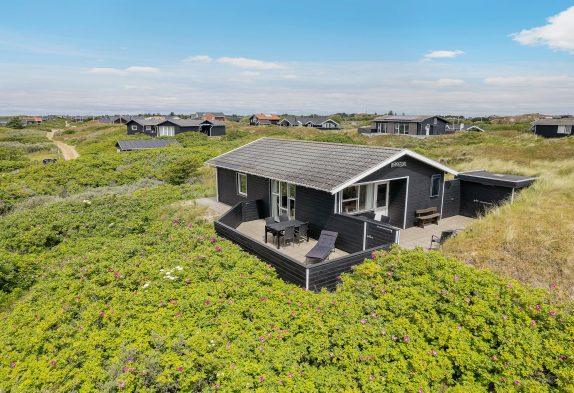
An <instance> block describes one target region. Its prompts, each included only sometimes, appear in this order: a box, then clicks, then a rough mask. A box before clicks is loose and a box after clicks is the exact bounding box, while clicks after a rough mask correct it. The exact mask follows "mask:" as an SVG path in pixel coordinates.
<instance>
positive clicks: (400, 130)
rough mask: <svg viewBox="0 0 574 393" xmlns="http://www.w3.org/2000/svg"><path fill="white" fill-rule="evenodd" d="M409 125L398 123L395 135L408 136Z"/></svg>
mask: <svg viewBox="0 0 574 393" xmlns="http://www.w3.org/2000/svg"><path fill="white" fill-rule="evenodd" d="M408 133H409V124H408V123H397V124H395V134H408Z"/></svg>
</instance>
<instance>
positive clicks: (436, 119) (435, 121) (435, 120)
mask: <svg viewBox="0 0 574 393" xmlns="http://www.w3.org/2000/svg"><path fill="white" fill-rule="evenodd" d="M437 124H438V118H436V117H435V118H434V125H435V126H436V125H437Z"/></svg>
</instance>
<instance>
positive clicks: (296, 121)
mask: <svg viewBox="0 0 574 393" xmlns="http://www.w3.org/2000/svg"><path fill="white" fill-rule="evenodd" d="M278 124H279V125H280V126H283V127H298V126H304V127H314V128H320V129H324V130H329V129H330V130H336V129H338V128H339V126H340V125H339V123H337V122H336V121H335V120H333V119H331V118H329V117H327V116H308V117H284V118H282V119H281V120H280V121H279V123H278Z"/></svg>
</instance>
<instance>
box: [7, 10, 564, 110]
mask: <svg viewBox="0 0 574 393" xmlns="http://www.w3.org/2000/svg"><path fill="white" fill-rule="evenodd" d="M2 10H3V15H4V16H5V17H4V18H3V23H2V25H0V90H2V91H3V94H2V95H1V96H0V114H24V113H27V114H35V113H38V114H41V113H86V114H87V113H90V114H98V113H120V112H123V113H138V112H147V111H153V112H166V111H167V112H169V111H172V110H173V111H175V112H184V113H187V112H192V111H199V110H223V111H226V112H234V113H241V114H247V113H250V112H280V113H283V112H290V113H310V112H315V113H331V112H338V111H346V112H363V111H369V112H379V113H380V112H384V111H388V110H394V111H399V112H406V113H444V114H447V113H460V114H468V115H474V114H513V113H525V112H544V113H568V112H570V113H572V112H574V110H573V109H572V108H574V95H573V94H572V91H573V90H574V67H573V65H574V1H561V0H553V1H552V2H542V1H528V2H524V1H520V2H519V1H514V0H505V1H500V0H498V1H492V0H483V1H464V2H463V1H450V0H448V1H433V2H430V1H414V0H407V1H404V0H403V1H400V2H398V1H393V2H391V1H360V0H355V1H351V0H333V1H313V0H307V1H299V0H295V1H293V0H291V1H284V0H283V1H274V0H267V1H262V0H253V1H249V0H248V1H216V0H212V1H210V2H206V1H169V0H167V1H162V2H159V1H151V0H145V1H131V0H123V1H122V0H115V1H111V0H99V1H71V0H70V1H58V0H53V1H49V2H48V1H29V0H19V1H17V2H16V1H12V2H9V3H8V4H3V6H2Z"/></svg>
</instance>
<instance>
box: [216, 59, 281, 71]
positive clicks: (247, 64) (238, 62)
mask: <svg viewBox="0 0 574 393" xmlns="http://www.w3.org/2000/svg"><path fill="white" fill-rule="evenodd" d="M217 62H218V63H221V64H228V65H232V66H235V67H239V68H246V69H251V70H279V69H282V68H284V67H283V66H282V65H281V64H278V63H273V62H269V61H262V60H256V59H247V58H245V57H220V58H218V59H217Z"/></svg>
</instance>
